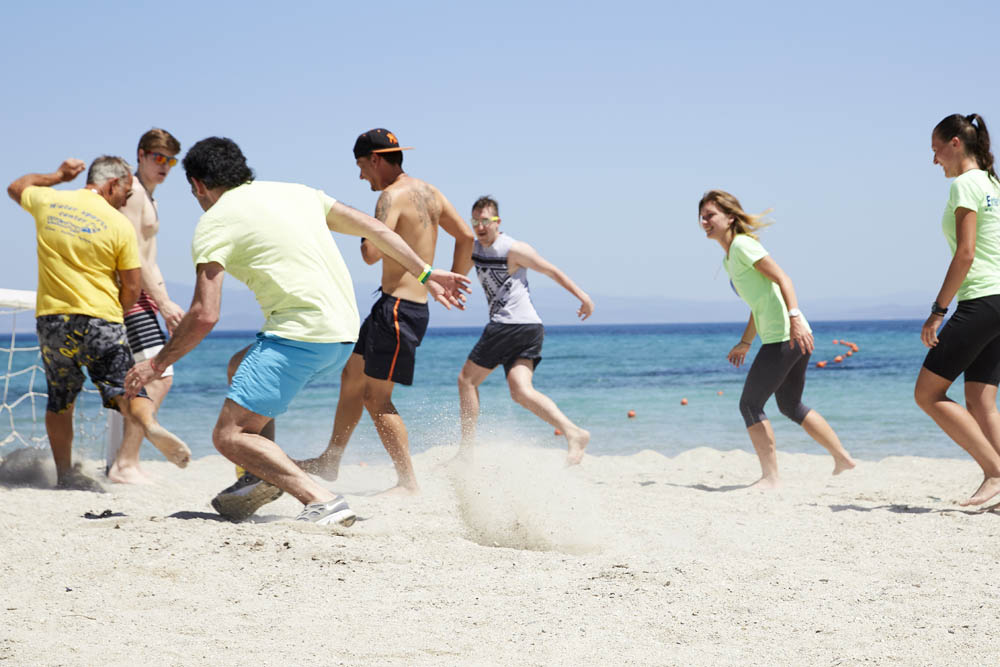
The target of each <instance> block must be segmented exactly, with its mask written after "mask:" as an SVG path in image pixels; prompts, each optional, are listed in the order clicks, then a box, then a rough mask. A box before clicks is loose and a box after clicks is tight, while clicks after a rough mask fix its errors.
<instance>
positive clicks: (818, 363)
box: [816, 360, 826, 368]
mask: <svg viewBox="0 0 1000 667" xmlns="http://www.w3.org/2000/svg"><path fill="white" fill-rule="evenodd" d="M816 365H817V366H819V367H820V368H826V360H823V361H817V362H816Z"/></svg>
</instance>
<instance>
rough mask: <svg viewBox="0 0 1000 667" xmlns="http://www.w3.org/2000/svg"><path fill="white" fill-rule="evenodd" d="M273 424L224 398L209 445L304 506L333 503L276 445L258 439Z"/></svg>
mask: <svg viewBox="0 0 1000 667" xmlns="http://www.w3.org/2000/svg"><path fill="white" fill-rule="evenodd" d="M273 421H274V420H273V419H271V418H270V417H265V416H263V415H258V414H257V413H255V412H250V411H249V410H247V409H246V408H244V407H242V406H240V405H238V404H237V403H235V402H233V401H231V400H230V399H228V398H227V399H226V402H225V404H224V405H223V406H222V412H220V413H219V420H218V422H216V424H215V430H214V431H213V432H212V442H213V443H214V444H215V448H216V449H217V450H219V453H221V454H222V455H223V456H225V457H226V458H227V459H229V460H230V461H232V462H233V463H235V464H237V465H239V466H241V467H242V468H245V469H246V470H248V471H249V472H251V473H253V474H254V475H256V476H257V477H259V478H261V479H262V480H264V481H265V482H269V483H271V484H273V485H275V486H277V487H278V488H280V489H282V490H284V491H287V492H288V493H290V494H291V495H293V496H295V497H296V498H298V499H299V500H300V501H301V502H302V503H304V504H306V505H308V504H310V503H320V502H326V501H328V500H333V498H334V494H333V493H331V492H330V491H329V490H327V489H324V488H323V487H322V486H320V485H319V484H317V483H316V482H315V481H313V479H312V478H311V477H309V475H307V474H306V473H305V472H304V471H303V470H302V469H301V468H299V466H298V465H296V464H295V462H294V461H292V459H290V458H288V455H287V454H285V452H283V451H282V450H281V448H280V447H278V445H276V444H275V443H274V442H272V441H271V440H269V439H268V438H265V437H264V436H263V435H261V433H262V431H263V430H264V429H265V427H266V426H267V425H268V423H273Z"/></svg>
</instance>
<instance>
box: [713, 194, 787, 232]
mask: <svg viewBox="0 0 1000 667" xmlns="http://www.w3.org/2000/svg"><path fill="white" fill-rule="evenodd" d="M709 202H711V203H713V204H715V205H716V206H718V207H719V210H720V211H722V212H723V213H725V214H726V215H728V216H730V217H731V218H733V222H732V223H731V224H730V225H729V230H730V231H731V232H732V233H733V235H734V236H735V235H736V234H746V235H747V236H749V237H750V238H754V239H755V238H757V235H756V234H755V233H754V232H756V231H758V230H760V229H763V228H764V227H767V226H769V225H773V224H774V222H773V221H771V220H768V219H767V218H766V217H765V216H766V215H767V214H768V213H770V212H771V211H772V210H773V209H770V208H769V209H767V210H766V211H764V212H763V213H760V214H758V215H753V214H751V213H747V212H746V211H744V210H743V206H742V205H740V200H739V199H737V198H736V197H735V196H733V195H731V194H729V193H728V192H726V191H725V190H709V191H708V192H706V193H705V194H703V195H702V196H701V201H699V202H698V215H701V207H702V206H704V205H705V204H707V203H709Z"/></svg>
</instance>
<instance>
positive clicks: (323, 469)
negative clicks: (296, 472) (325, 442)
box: [295, 451, 344, 482]
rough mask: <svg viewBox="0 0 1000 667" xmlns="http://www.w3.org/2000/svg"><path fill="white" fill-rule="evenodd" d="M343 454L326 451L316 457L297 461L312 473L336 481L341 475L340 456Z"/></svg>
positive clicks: (329, 480) (301, 466)
mask: <svg viewBox="0 0 1000 667" xmlns="http://www.w3.org/2000/svg"><path fill="white" fill-rule="evenodd" d="M343 455H344V454H343V452H341V453H339V454H337V453H330V452H329V451H326V452H323V453H322V454H320V455H319V456H317V457H316V458H314V459H303V460H301V461H296V462H295V463H296V464H298V466H299V467H300V468H302V469H303V470H304V471H306V472H307V473H309V474H311V475H316V476H317V477H322V478H323V479H325V480H327V481H328V482H336V481H337V477H338V476H339V475H340V458H341V457H342V456H343Z"/></svg>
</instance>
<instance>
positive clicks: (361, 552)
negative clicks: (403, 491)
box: [0, 447, 1000, 665]
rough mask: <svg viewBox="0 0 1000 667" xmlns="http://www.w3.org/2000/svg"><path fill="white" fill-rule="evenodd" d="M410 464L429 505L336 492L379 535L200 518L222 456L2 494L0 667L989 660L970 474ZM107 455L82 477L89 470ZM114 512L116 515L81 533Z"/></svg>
mask: <svg viewBox="0 0 1000 667" xmlns="http://www.w3.org/2000/svg"><path fill="white" fill-rule="evenodd" d="M452 454H453V450H449V449H446V448H438V449H433V450H431V451H429V452H427V453H424V454H421V455H420V456H418V457H416V465H417V472H418V474H419V476H420V479H421V481H422V483H423V485H424V494H423V495H422V496H421V497H419V498H417V499H392V498H385V497H372V495H370V494H371V493H372V492H374V491H377V490H381V489H383V488H386V487H388V486H389V485H390V484H391V483H392V482H393V481H394V477H393V474H392V472H391V469H390V468H389V466H388V465H372V466H347V467H345V469H344V471H343V475H342V479H341V480H340V481H339V482H337V483H335V484H332V485H331V486H332V488H334V489H336V490H338V491H341V492H344V493H346V495H347V497H348V499H349V501H350V502H351V504H352V506H353V507H354V508H355V509H356V510H357V511H358V512H359V514H360V515H362V516H363V517H369V518H368V520H366V521H360V522H358V523H356V524H355V525H354V526H353V527H352V528H348V529H331V528H327V527H318V526H313V525H306V524H298V523H292V522H290V521H288V520H287V519H289V518H291V517H293V516H294V515H295V514H297V513H298V511H299V509H300V507H301V505H300V504H299V503H297V502H296V501H295V500H294V499H291V498H289V497H287V496H285V497H283V498H281V499H280V500H278V501H277V502H275V503H273V504H271V505H268V506H266V507H264V508H263V509H262V512H261V514H259V515H258V516H257V517H255V520H257V522H255V523H244V524H239V525H235V524H230V523H225V522H221V521H219V520H218V517H217V516H216V515H215V514H214V513H213V511H212V510H211V508H210V507H209V505H208V501H209V499H210V498H211V497H212V496H213V495H214V493H215V492H217V491H218V490H220V489H221V488H223V487H224V486H226V485H228V484H229V483H231V482H232V481H233V479H234V477H233V468H232V465H231V464H229V463H227V462H226V461H225V460H223V459H222V458H221V457H209V458H206V459H202V460H198V461H195V462H193V463H192V464H191V465H190V466H189V467H188V468H187V469H186V470H179V469H176V468H174V467H173V466H171V465H169V464H167V463H163V462H151V463H147V464H146V467H147V470H148V471H149V472H151V473H152V474H154V475H156V476H157V477H159V478H160V483H159V484H158V485H156V486H150V487H122V486H114V487H109V488H111V493H109V494H106V495H97V494H93V493H84V492H77V491H55V490H51V489H42V488H5V487H0V663H2V664H10V665H137V664H138V665H203V664H227V665H304V664H319V665H339V664H347V665H376V664H377V665H384V664H393V665H414V664H416V665H425V664H426V665H437V664H442V665H457V664H461V665H468V664H517V665H521V664H528V665H553V664H567V665H618V664H634V665H650V664H656V665H717V664H752V665H776V664H777V665H857V664H866V665H870V664H874V665H918V664H919V665H992V664H997V663H998V662H1000V640H998V639H997V635H998V625H997V623H998V621H1000V516H998V515H997V514H995V513H991V512H990V513H976V512H971V511H964V510H962V509H961V508H959V507H958V506H957V505H956V504H955V503H954V502H952V501H953V500H955V499H959V498H962V497H965V496H967V495H968V494H969V493H971V492H972V491H973V490H974V489H975V487H976V486H977V485H978V482H979V479H978V468H977V467H976V466H975V465H974V464H973V463H972V462H971V461H963V460H937V459H921V458H890V459H886V460H883V461H880V462H877V463H872V462H862V465H861V467H859V469H857V470H856V471H852V472H848V473H845V474H844V475H841V476H839V477H831V476H830V475H829V472H830V470H831V469H832V461H831V460H830V459H829V458H828V457H826V456H818V455H801V454H799V455H794V454H793V455H789V454H783V455H781V456H780V465H781V467H782V471H783V474H784V476H785V482H786V485H787V486H786V488H785V489H784V490H782V491H779V492H772V493H764V492H759V491H753V490H747V489H735V490H730V489H729V488H728V487H731V486H736V485H740V484H744V483H746V482H750V481H753V480H754V479H756V474H757V472H758V468H757V463H756V458H755V457H754V456H753V455H752V454H750V453H748V452H741V451H734V452H719V451H715V450H710V449H698V450H693V451H689V452H686V453H684V454H682V455H680V456H678V457H676V458H673V459H670V458H666V457H663V456H660V455H659V454H655V453H653V452H648V451H647V452H642V453H640V454H637V455H635V456H629V457H613V456H606V457H601V456H588V457H587V458H586V459H585V461H584V464H583V465H582V466H581V467H580V468H579V469H574V470H566V469H563V468H562V467H561V460H562V458H563V456H564V452H562V451H559V450H555V449H552V450H537V449H534V450H523V449H520V450H518V449H514V450H505V449H502V448H498V447H491V448H483V449H481V450H480V452H479V454H480V456H479V457H478V458H477V465H476V466H475V467H474V468H473V469H472V470H471V471H469V472H468V473H465V474H457V473H455V471H454V470H451V471H450V472H449V470H450V469H448V468H440V467H438V465H439V464H440V463H442V462H443V461H445V460H446V459H448V458H449V457H450V456H451V455H452ZM96 465H97V464H96V463H93V464H91V469H94V468H96ZM104 509H111V510H113V511H115V512H121V513H123V514H124V515H125V516H121V517H112V518H108V519H101V520H88V519H85V518H83V517H82V515H83V514H84V512H87V511H93V512H97V513H99V512H101V511H102V510H104Z"/></svg>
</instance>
